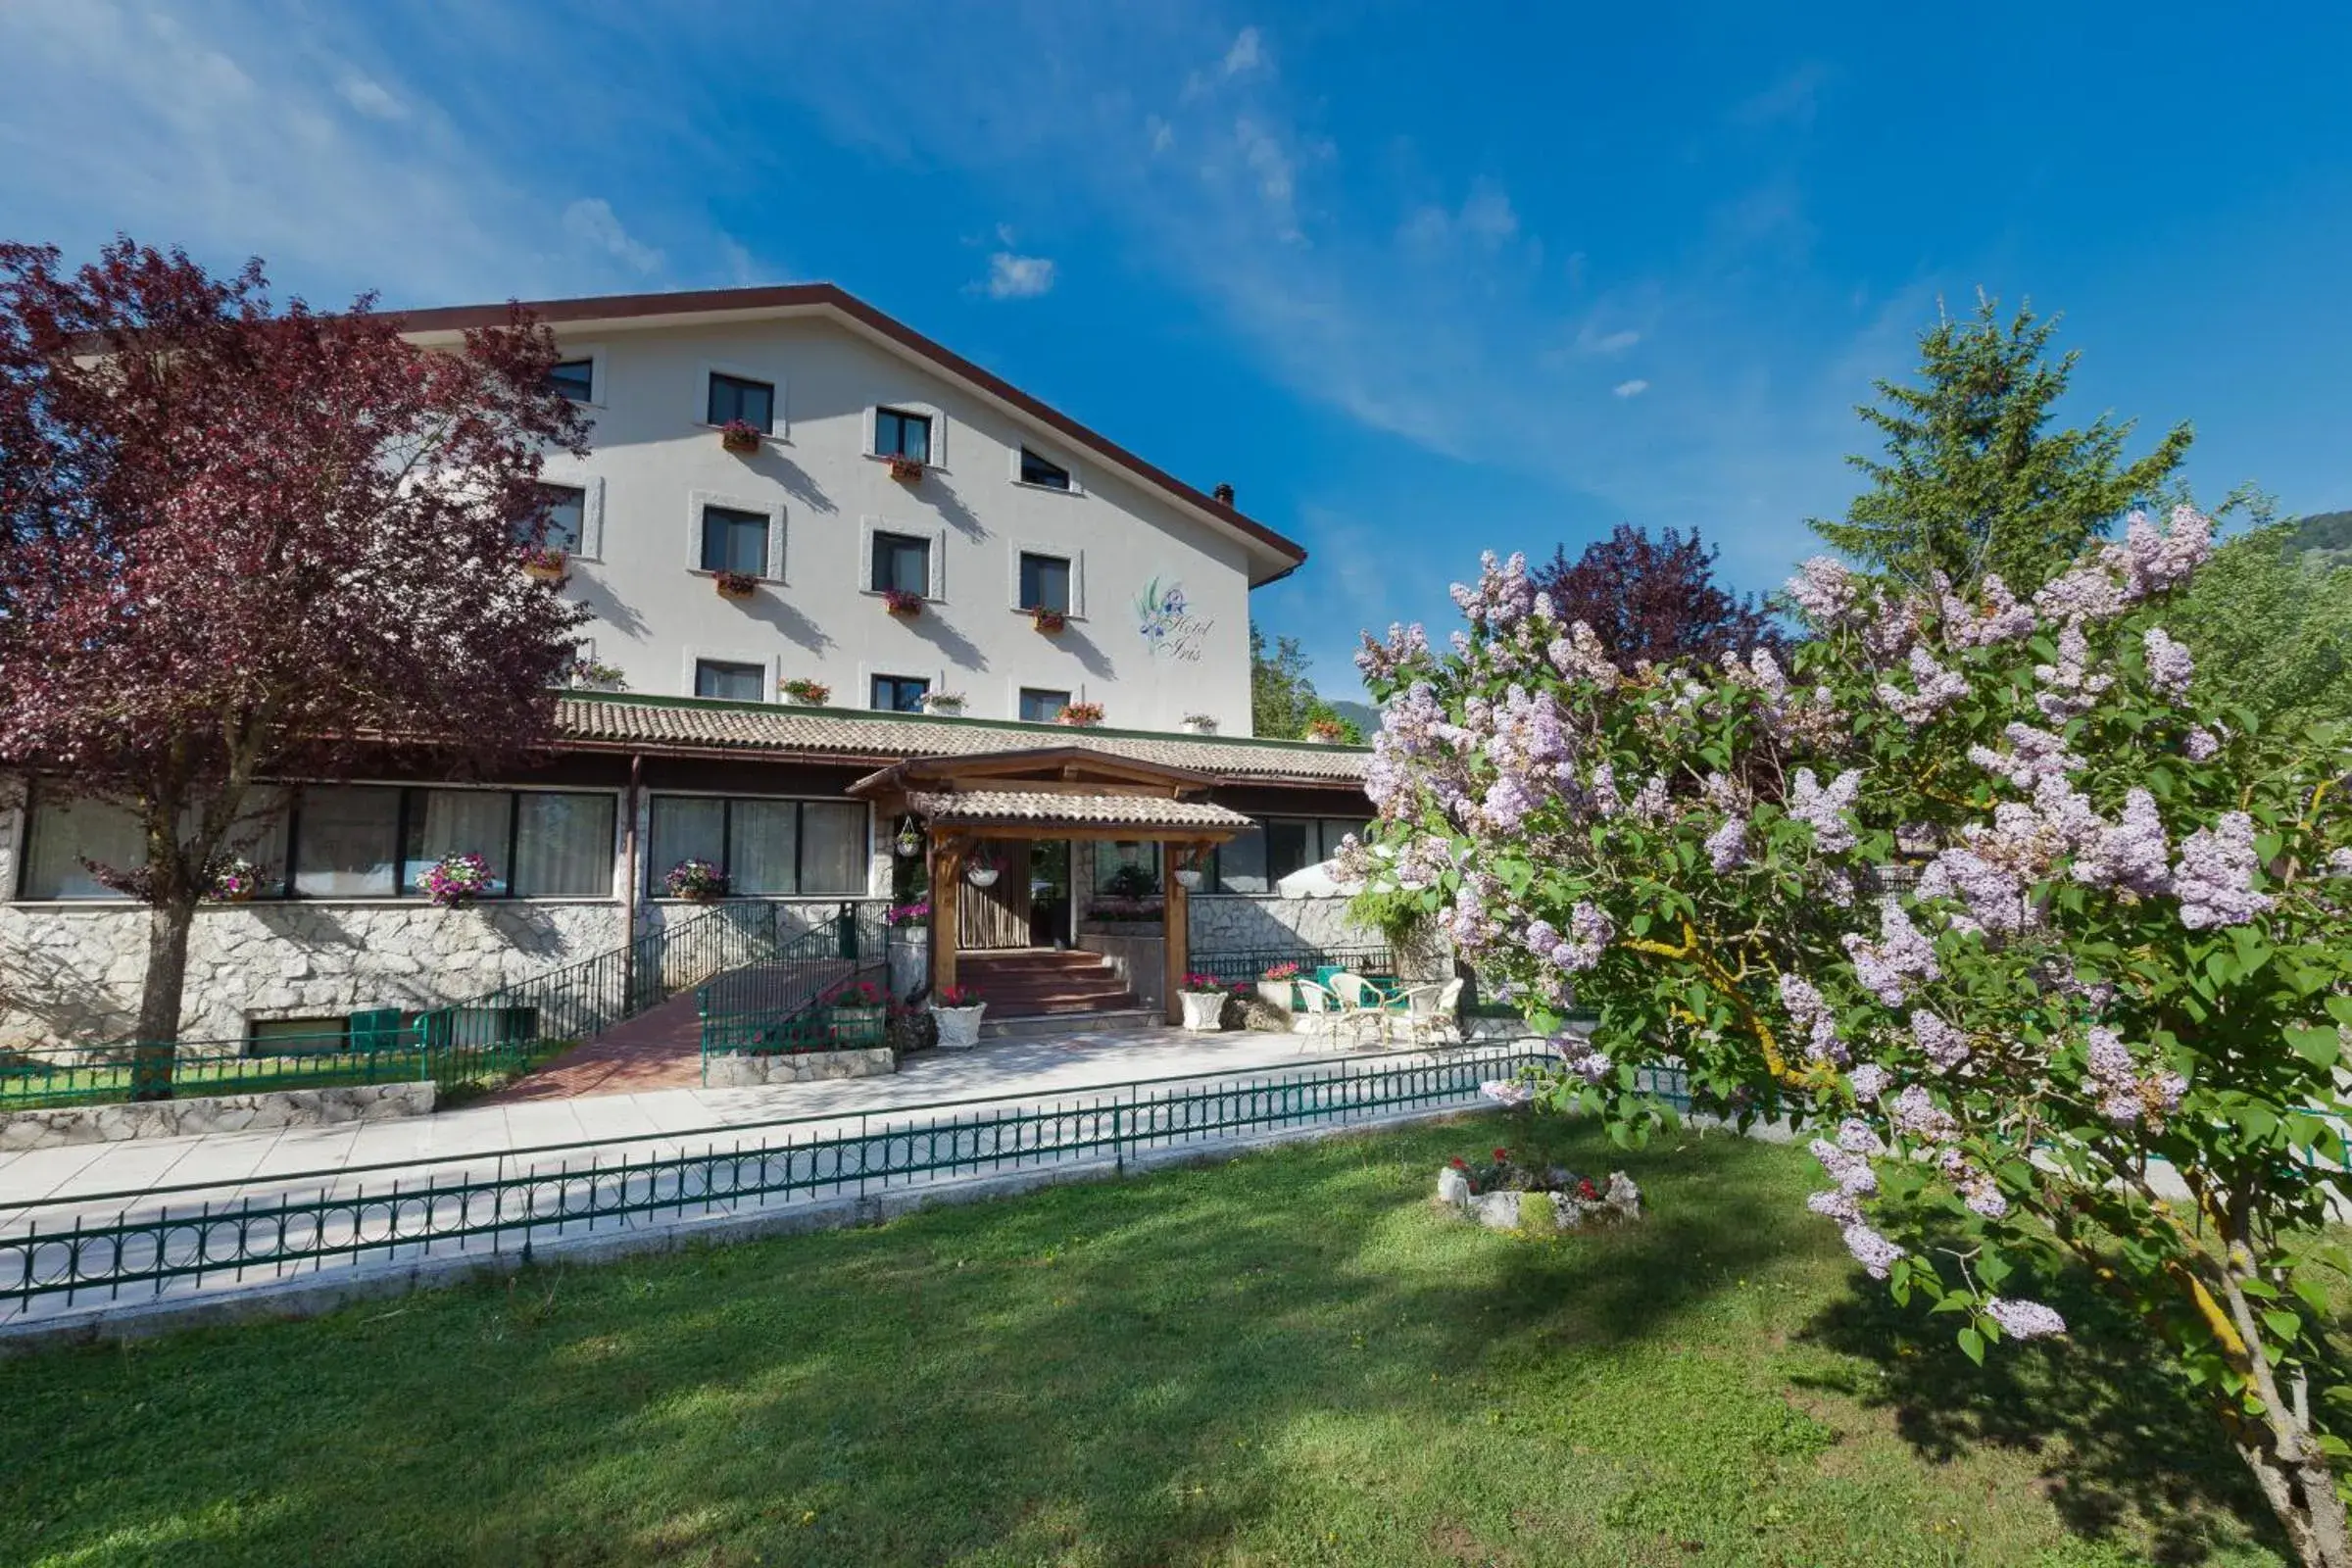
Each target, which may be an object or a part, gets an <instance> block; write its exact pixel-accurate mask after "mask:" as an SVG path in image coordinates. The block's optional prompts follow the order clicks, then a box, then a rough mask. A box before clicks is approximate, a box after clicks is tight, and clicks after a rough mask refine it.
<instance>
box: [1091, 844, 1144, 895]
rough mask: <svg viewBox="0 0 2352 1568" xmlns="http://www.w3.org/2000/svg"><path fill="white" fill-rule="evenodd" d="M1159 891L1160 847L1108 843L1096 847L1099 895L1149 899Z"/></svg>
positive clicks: (1096, 889) (1096, 888) (1096, 877)
mask: <svg viewBox="0 0 2352 1568" xmlns="http://www.w3.org/2000/svg"><path fill="white" fill-rule="evenodd" d="M1159 891H1160V885H1159V846H1158V845H1157V844H1152V843H1144V842H1131V841H1121V842H1118V843H1112V842H1110V841H1108V840H1100V841H1098V842H1097V843H1096V845H1095V892H1096V893H1098V894H1103V895H1107V896H1109V897H1111V898H1125V899H1145V898H1150V897H1152V895H1153V894H1156V893H1158V892H1159Z"/></svg>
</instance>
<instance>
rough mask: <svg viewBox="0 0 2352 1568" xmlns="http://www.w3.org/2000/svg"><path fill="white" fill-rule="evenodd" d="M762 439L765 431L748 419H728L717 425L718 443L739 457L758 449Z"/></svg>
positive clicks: (764, 437)
mask: <svg viewBox="0 0 2352 1568" xmlns="http://www.w3.org/2000/svg"><path fill="white" fill-rule="evenodd" d="M764 439H766V436H765V432H763V431H762V430H761V429H760V427H759V426H758V425H756V424H754V423H753V422H752V421H751V420H749V419H729V420H728V421H727V422H726V423H724V424H722V425H720V426H719V427H718V444H719V445H720V446H722V447H725V448H726V449H727V450H728V451H729V452H732V453H734V454H735V455H736V456H737V457H739V458H740V457H749V456H750V455H751V454H753V453H755V452H757V451H759V450H760V442H761V441H762V440H764Z"/></svg>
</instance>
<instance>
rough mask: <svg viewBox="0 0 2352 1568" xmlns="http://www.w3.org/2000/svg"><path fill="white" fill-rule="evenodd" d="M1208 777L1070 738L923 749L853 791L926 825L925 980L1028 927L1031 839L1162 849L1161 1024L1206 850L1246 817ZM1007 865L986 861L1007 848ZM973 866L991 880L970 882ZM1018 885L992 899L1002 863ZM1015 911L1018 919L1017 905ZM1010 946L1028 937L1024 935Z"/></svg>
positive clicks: (1179, 1012)
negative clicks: (1025, 746)
mask: <svg viewBox="0 0 2352 1568" xmlns="http://www.w3.org/2000/svg"><path fill="white" fill-rule="evenodd" d="M1214 783H1215V780H1214V779H1212V778H1211V777H1209V776H1208V775H1206V774H1203V773H1195V772H1190V771H1188V770H1186V769H1183V768H1175V767H1167V766H1163V765H1161V764H1159V763H1155V762H1145V761H1138V760H1132V759H1128V758H1121V757H1110V756H1106V755H1104V754H1103V753H1101V752H1096V751H1090V750H1088V749H1086V748H1084V747H1077V746H1054V747H1045V748H1040V749H1038V750H1035V751H1025V752H997V753H991V754H985V755H981V756H976V757H926V758H916V759H913V760H908V761H905V762H901V763H899V764H897V765H896V766H893V767H888V768H885V769H883V770H882V771H881V772H879V773H872V774H868V775H867V776H866V777H864V778H862V779H859V780H858V782H857V783H856V784H853V785H852V786H850V793H851V794H852V795H855V796H858V797H860V798H862V799H865V800H869V801H871V802H873V803H874V805H875V806H876V807H877V808H878V809H880V810H882V811H883V812H884V813H886V814H887V815H889V816H891V817H894V818H895V817H907V816H910V817H913V818H916V819H917V820H919V821H920V822H921V823H922V831H923V835H924V848H925V853H926V855H927V856H928V858H929V864H930V872H931V983H932V985H933V986H934V987H939V986H949V985H954V984H956V977H957V966H956V959H957V957H958V956H959V955H960V954H961V953H963V952H965V951H967V950H969V949H975V948H987V947H1011V946H1015V945H1016V944H1014V943H1012V942H1009V941H1002V940H1000V939H1001V938H1005V937H1009V936H1011V935H1012V934H1013V933H1014V932H1015V930H1025V929H1026V922H1027V919H1028V897H1027V895H1028V887H1027V877H1028V846H1029V844H1030V843H1031V842H1032V841H1034V840H1038V839H1063V840H1068V841H1070V842H1071V843H1072V844H1074V845H1076V844H1094V843H1100V842H1103V841H1106V840H1107V841H1111V842H1141V843H1152V844H1158V845H1160V846H1162V854H1163V856H1164V858H1165V862H1166V867H1167V878H1166V881H1167V885H1166V888H1165V889H1164V892H1163V898H1162V905H1161V935H1162V939H1163V940H1162V953H1163V962H1164V965H1165V975H1164V982H1163V984H1164V990H1163V994H1164V996H1165V997H1166V1001H1167V1017H1168V1021H1169V1022H1171V1023H1175V1022H1178V1021H1181V1019H1182V1018H1183V1015H1184V1012H1183V1006H1182V1005H1181V1003H1179V1001H1178V1000H1177V993H1178V992H1179V991H1180V990H1181V989H1182V981H1183V977H1184V973H1185V970H1186V968H1187V966H1188V965H1189V963H1190V961H1191V951H1190V948H1191V945H1190V941H1189V938H1188V932H1189V925H1190V920H1191V909H1190V906H1189V903H1188V895H1189V894H1190V893H1191V891H1192V885H1193V884H1197V883H1198V882H1199V881H1200V876H1201V871H1200V867H1201V862H1202V860H1203V859H1204V858H1205V857H1206V855H1207V853H1208V852H1209V851H1210V850H1212V849H1214V848H1215V847H1216V846H1217V845H1219V844H1222V843H1224V842H1225V841H1227V840H1228V839H1230V838H1232V837H1233V836H1234V835H1235V834H1237V833H1240V832H1242V831H1243V830H1245V829H1247V828H1248V827H1250V818H1248V817H1246V816H1244V815H1242V814H1241V813H1240V812H1238V811H1231V810H1228V809H1225V808H1224V807H1221V806H1217V805H1215V804H1213V803H1211V802H1210V801H1209V800H1207V799H1206V797H1207V794H1208V791H1209V789H1210V788H1211V787H1212V786H1213V784H1214ZM1015 846H1017V847H1018V850H1019V854H1018V857H1017V859H1016V861H1015V863H1014V865H1013V866H1011V867H1003V866H994V865H993V862H992V861H991V860H990V859H988V857H991V856H997V855H1003V854H1005V853H1006V852H1007V850H1008V849H1010V848H1011V847H1015ZM975 866H978V867H979V868H980V869H981V870H982V871H983V872H984V873H985V872H986V871H988V870H989V869H992V868H993V869H995V871H996V875H995V876H994V877H993V878H990V879H989V880H991V881H992V882H993V883H994V884H995V885H994V886H992V887H990V888H987V889H982V888H979V887H977V886H972V885H967V881H966V875H967V873H968V872H970V871H972V870H973V869H974V868H975ZM1008 871H1009V872H1011V873H1012V874H1017V876H1018V877H1019V878H1020V880H1021V883H1022V885H1021V887H1020V888H1019V889H1018V890H1017V892H1016V891H1012V890H1008V891H1007V892H1006V893H1005V895H1004V896H1002V897H997V896H994V895H996V894H997V889H998V887H1001V886H1002V884H1003V883H1004V881H1005V876H1006V874H1007V872H1008ZM1016 909H1017V921H1018V924H1017V925H1016V914H1015V911H1016ZM1017 945H1020V946H1026V939H1025V938H1024V939H1023V941H1022V942H1021V943H1019V944H1017Z"/></svg>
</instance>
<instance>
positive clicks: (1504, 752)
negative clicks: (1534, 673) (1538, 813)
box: [1479, 686, 1575, 834]
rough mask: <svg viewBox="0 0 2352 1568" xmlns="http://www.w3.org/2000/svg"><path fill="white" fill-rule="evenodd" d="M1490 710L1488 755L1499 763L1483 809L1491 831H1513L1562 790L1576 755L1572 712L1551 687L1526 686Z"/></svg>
mask: <svg viewBox="0 0 2352 1568" xmlns="http://www.w3.org/2000/svg"><path fill="white" fill-rule="evenodd" d="M1486 715H1487V717H1488V720H1489V722H1490V723H1491V725H1492V733H1491V734H1490V735H1489V737H1488V740H1487V743H1486V756H1487V760H1488V761H1490V762H1492V763H1493V764H1494V766H1495V782H1494V783H1493V784H1492V785H1490V786H1489V787H1488V790H1487V795H1486V799H1485V800H1484V801H1482V802H1481V803H1480V805H1479V810H1480V813H1481V815H1482V816H1483V817H1484V818H1485V825H1486V826H1487V828H1489V829H1490V830H1491V831H1492V832H1495V833H1497V834H1503V833H1509V832H1510V831H1511V830H1512V829H1514V828H1516V827H1517V826H1518V825H1519V824H1520V822H1521V821H1522V820H1524V819H1525V818H1526V816H1527V814H1528V812H1530V811H1532V810H1534V809H1536V807H1537V806H1538V805H1540V804H1541V803H1542V802H1543V801H1544V800H1545V799H1547V798H1549V797H1550V796H1551V795H1552V794H1554V793H1555V792H1556V791H1557V789H1558V785H1559V780H1560V777H1561V775H1562V773H1563V772H1564V771H1566V770H1567V768H1568V765H1569V763H1570V762H1571V761H1572V760H1574V757H1575V750H1574V748H1573V746H1572V745H1571V744H1570V741H1569V738H1568V715H1567V712H1566V711H1565V710H1563V709H1562V708H1561V706H1560V702H1559V699H1558V698H1556V697H1554V696H1552V695H1551V694H1550V693H1549V692H1534V693H1531V692H1529V691H1528V690H1527V689H1526V688H1525V687H1521V686H1513V687H1511V688H1510V689H1509V690H1508V691H1506V692H1505V693H1504V694H1503V698H1502V701H1501V702H1500V703H1497V704H1494V705H1492V706H1491V707H1489V708H1488V709H1487V710H1486ZM1569 776H1570V777H1571V778H1573V777H1574V775H1573V773H1570V774H1569Z"/></svg>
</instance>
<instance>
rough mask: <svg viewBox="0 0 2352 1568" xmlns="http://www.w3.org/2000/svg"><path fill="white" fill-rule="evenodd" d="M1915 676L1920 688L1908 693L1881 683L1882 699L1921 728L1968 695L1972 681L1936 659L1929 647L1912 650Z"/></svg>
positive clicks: (1880, 698) (1912, 674) (1912, 666)
mask: <svg viewBox="0 0 2352 1568" xmlns="http://www.w3.org/2000/svg"><path fill="white" fill-rule="evenodd" d="M1910 665H1911V679H1912V683H1913V684H1914V685H1915V686H1917V687H1918V690H1917V691H1916V692H1906V691H1904V690H1903V689H1902V688H1901V687H1899V686H1895V685H1893V684H1891V683H1889V682H1887V681H1881V682H1880V683H1879V686H1878V697H1879V701H1880V702H1882V703H1885V704H1886V705H1887V707H1888V708H1889V709H1891V710H1892V711H1894V713H1895V715H1896V716H1897V717H1899V718H1900V719H1902V721H1903V722H1904V723H1906V724H1909V725H1911V726H1912V727H1913V728H1917V727H1918V726H1919V725H1921V724H1924V723H1926V722H1927V721H1928V720H1930V719H1932V718H1934V717H1935V716H1936V714H1938V713H1940V712H1942V711H1944V710H1945V709H1947V708H1949V707H1951V706H1952V704H1954V703H1956V702H1958V701H1959V700H1960V699H1961V698H1963V697H1966V696H1967V695H1968V681H1967V679H1966V677H1964V676H1962V675H1960V674H1959V673H1958V672H1957V671H1954V670H1949V669H1946V668H1944V667H1943V666H1942V665H1941V664H1938V663H1937V662H1936V659H1935V656H1934V655H1932V654H1930V653H1929V652H1928V651H1927V650H1926V649H1925V648H1914V649H1912V650H1911V659H1910Z"/></svg>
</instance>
